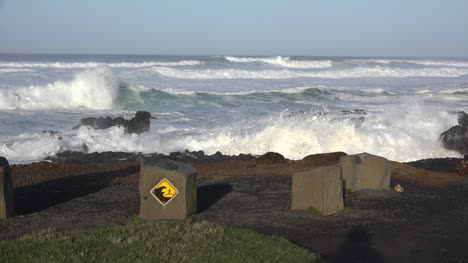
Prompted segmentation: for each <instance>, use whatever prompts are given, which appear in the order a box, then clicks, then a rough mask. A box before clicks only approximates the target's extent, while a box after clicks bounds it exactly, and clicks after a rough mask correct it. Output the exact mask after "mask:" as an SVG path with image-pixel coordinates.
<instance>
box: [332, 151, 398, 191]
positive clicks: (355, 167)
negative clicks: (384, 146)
mask: <svg viewBox="0 0 468 263" xmlns="http://www.w3.org/2000/svg"><path fill="white" fill-rule="evenodd" d="M340 165H341V173H342V175H343V180H344V184H345V189H349V190H351V191H358V190H362V189H384V190H390V176H391V165H390V161H388V160H387V159H385V158H383V157H380V156H376V155H372V154H368V153H361V154H356V155H348V156H343V157H341V158H340Z"/></svg>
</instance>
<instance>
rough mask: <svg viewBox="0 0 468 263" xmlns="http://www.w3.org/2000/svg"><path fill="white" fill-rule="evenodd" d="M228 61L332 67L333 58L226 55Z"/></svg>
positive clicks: (284, 65) (297, 66)
mask: <svg viewBox="0 0 468 263" xmlns="http://www.w3.org/2000/svg"><path fill="white" fill-rule="evenodd" d="M224 58H225V59H226V60H227V61H231V62H238V63H251V62H260V63H265V64H270V65H274V66H280V67H284V68H302V69H306V68H329V67H331V66H332V65H333V64H332V61H331V60H291V59H290V58H289V57H280V56H278V57H267V58H261V57H258V58H254V57H250V58H249V57H230V56H226V57H224Z"/></svg>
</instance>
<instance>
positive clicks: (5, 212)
mask: <svg viewBox="0 0 468 263" xmlns="http://www.w3.org/2000/svg"><path fill="white" fill-rule="evenodd" d="M14 215H15V210H14V206H13V179H12V178H11V170H10V165H9V164H8V161H7V159H5V158H4V157H0V220H2V219H6V218H7V217H12V216H14Z"/></svg>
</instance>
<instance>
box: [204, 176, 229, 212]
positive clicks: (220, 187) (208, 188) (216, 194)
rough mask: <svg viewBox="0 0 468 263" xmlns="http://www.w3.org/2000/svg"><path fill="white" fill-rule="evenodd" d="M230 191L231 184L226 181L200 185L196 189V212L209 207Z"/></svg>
mask: <svg viewBox="0 0 468 263" xmlns="http://www.w3.org/2000/svg"><path fill="white" fill-rule="evenodd" d="M230 192H232V186H231V185H230V184H226V183H220V184H209V185H204V186H200V187H198V189H197V205H198V213H201V212H203V211H205V210H207V209H209V208H210V207H211V206H212V205H214V204H215V203H216V202H218V201H219V200H220V199H221V198H223V196H225V195H227V194H228V193H230Z"/></svg>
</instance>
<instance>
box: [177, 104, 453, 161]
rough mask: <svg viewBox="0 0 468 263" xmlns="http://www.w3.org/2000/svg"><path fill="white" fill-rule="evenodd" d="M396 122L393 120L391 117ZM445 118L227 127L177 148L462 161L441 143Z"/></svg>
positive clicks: (300, 118) (397, 115)
mask: <svg viewBox="0 0 468 263" xmlns="http://www.w3.org/2000/svg"><path fill="white" fill-rule="evenodd" d="M389 117H390V118H391V119H388V118H389ZM449 123H450V121H449V120H448V118H447V116H444V114H441V113H433V114H430V113H428V112H424V113H421V112H401V111H398V112H397V111H393V112H389V113H386V114H384V115H382V116H380V117H375V118H373V119H372V118H367V119H366V120H365V121H364V122H363V123H362V125H361V126H360V127H356V125H355V122H353V121H350V120H348V121H333V120H331V119H330V117H329V116H326V117H311V116H308V115H296V116H293V117H289V118H278V119H272V120H271V121H269V124H268V125H266V126H265V127H263V128H261V129H258V130H257V131H253V132H250V133H249V132H244V133H239V132H238V130H239V128H240V127H241V126H236V127H225V128H223V129H220V130H218V131H216V132H213V133H210V134H207V135H206V136H199V137H193V136H192V137H186V138H183V139H181V140H180V141H178V142H174V143H173V145H179V148H181V147H182V148H183V147H184V146H185V147H187V148H189V149H190V150H200V149H201V150H204V151H205V152H207V153H210V154H213V153H215V152H216V151H219V150H221V151H223V153H226V154H239V153H253V154H263V153H265V152H268V151H275V152H280V153H281V154H283V155H285V156H286V157H287V158H292V159H300V158H303V157H304V156H305V155H308V154H313V153H322V152H332V151H345V152H347V153H349V154H353V153H359V152H370V153H373V154H377V155H381V156H384V157H386V158H389V159H392V160H397V161H410V160H416V159H423V158H432V157H446V156H458V154H457V153H455V152H452V151H448V150H445V149H444V148H443V147H442V146H441V145H440V144H439V143H438V137H439V135H440V132H442V131H443V130H444V128H446V127H450V126H449Z"/></svg>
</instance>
